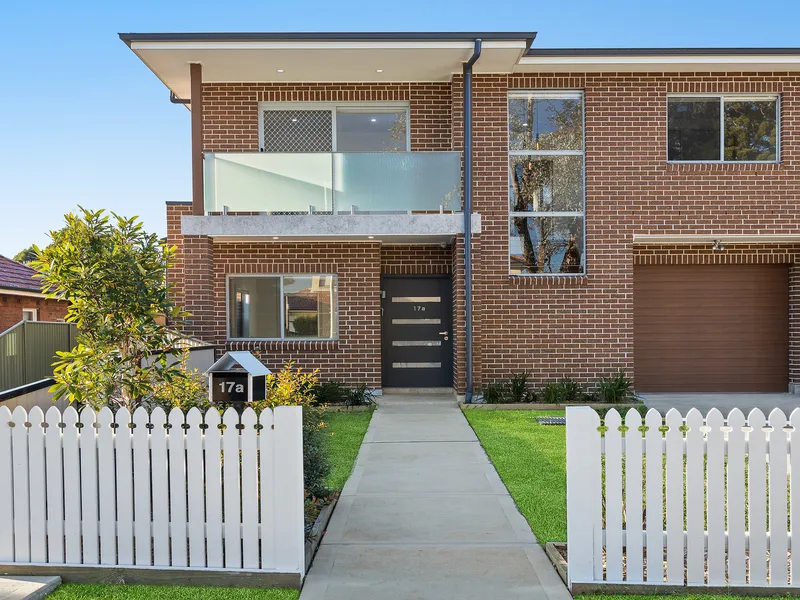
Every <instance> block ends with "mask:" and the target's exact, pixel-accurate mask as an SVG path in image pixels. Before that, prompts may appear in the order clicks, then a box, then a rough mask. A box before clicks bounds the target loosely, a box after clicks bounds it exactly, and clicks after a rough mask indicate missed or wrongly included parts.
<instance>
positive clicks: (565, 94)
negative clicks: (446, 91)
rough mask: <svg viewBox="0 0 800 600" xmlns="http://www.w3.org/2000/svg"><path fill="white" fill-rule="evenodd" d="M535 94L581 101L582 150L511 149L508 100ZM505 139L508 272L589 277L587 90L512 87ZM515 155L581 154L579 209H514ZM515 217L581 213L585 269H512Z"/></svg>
mask: <svg viewBox="0 0 800 600" xmlns="http://www.w3.org/2000/svg"><path fill="white" fill-rule="evenodd" d="M531 96H533V97H534V98H543V99H548V98H549V99H552V100H576V99H579V100H580V101H581V128H582V131H581V149H580V150H511V130H510V129H511V128H510V127H509V125H508V123H509V120H510V113H509V106H508V105H509V100H512V99H513V98H529V97H531ZM506 136H507V137H506V139H507V148H508V157H507V160H506V169H507V170H508V181H507V183H506V186H507V188H508V194H509V195H508V198H507V201H506V210H507V212H508V218H507V219H506V240H507V244H506V256H507V260H508V276H509V277H573V278H574V277H586V275H587V273H588V270H589V269H588V265H587V263H586V237H587V231H586V94H585V90H582V89H580V90H576V89H564V90H553V89H546V90H522V89H519V90H516V89H515V90H513V91H512V90H509V92H508V94H507V97H506ZM512 156H581V157H583V160H582V161H581V174H582V177H583V182H582V186H581V189H582V190H583V193H582V198H581V210H580V211H549V212H548V211H541V210H538V211H531V212H517V211H512V210H511V189H512V185H511V169H510V164H511V157H512ZM514 217H531V218H535V217H580V218H581V219H583V239H582V240H581V258H582V262H583V272H581V273H512V272H511V234H510V231H511V219H513V218H514Z"/></svg>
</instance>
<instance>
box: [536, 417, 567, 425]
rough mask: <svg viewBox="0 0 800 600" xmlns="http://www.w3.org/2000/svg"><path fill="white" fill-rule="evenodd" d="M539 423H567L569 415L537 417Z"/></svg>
mask: <svg viewBox="0 0 800 600" xmlns="http://www.w3.org/2000/svg"><path fill="white" fill-rule="evenodd" d="M536 420H537V421H538V422H539V425H566V424H567V417H536Z"/></svg>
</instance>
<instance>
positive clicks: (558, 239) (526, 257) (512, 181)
mask: <svg viewBox="0 0 800 600" xmlns="http://www.w3.org/2000/svg"><path fill="white" fill-rule="evenodd" d="M508 135H509V248H508V249H509V272H510V273H511V274H512V275H557V274H582V273H584V256H583V254H584V165H583V163H584V157H583V153H584V144H583V136H584V134H583V94H582V93H581V92H554V91H530V92H514V93H511V94H510V95H509V98H508Z"/></svg>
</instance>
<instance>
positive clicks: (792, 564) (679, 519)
mask: <svg viewBox="0 0 800 600" xmlns="http://www.w3.org/2000/svg"><path fill="white" fill-rule="evenodd" d="M794 523H800V409H796V410H794V412H792V414H791V416H790V417H789V418H787V417H786V415H785V414H784V413H783V412H782V411H781V410H778V409H776V410H774V411H772V412H771V413H770V414H769V417H768V418H767V417H765V416H764V414H763V413H762V412H761V411H759V410H753V411H752V412H751V413H750V414H749V415H748V416H747V418H745V415H744V414H743V413H742V412H741V411H740V410H738V409H733V410H731V412H730V414H729V415H728V418H727V419H725V418H724V417H723V415H722V413H721V412H720V411H719V410H717V409H711V410H710V411H709V412H708V414H707V415H706V416H705V417H704V416H703V415H702V414H701V413H700V412H699V411H698V410H697V409H692V410H691V411H690V412H689V413H688V414H687V416H686V417H685V418H684V417H682V416H681V415H680V413H679V412H677V411H676V410H671V411H669V412H668V413H667V414H666V417H662V416H661V414H660V413H659V412H658V411H656V410H650V411H649V412H648V413H647V415H646V417H645V419H644V422H642V418H641V415H640V414H639V412H638V411H636V410H630V411H629V412H628V413H627V414H626V415H625V417H624V423H623V418H622V416H621V415H620V414H619V413H618V412H617V411H616V410H610V411H609V412H608V413H607V414H606V416H605V419H604V420H603V422H602V423H601V420H600V417H599V416H598V414H597V412H596V411H595V410H593V409H592V408H586V407H572V408H568V409H567V553H568V559H567V562H568V576H569V582H570V587H571V589H572V590H573V592H576V593H582V592H584V591H586V590H589V589H601V588H602V587H603V586H606V587H607V586H608V585H609V584H612V585H619V586H631V585H640V586H644V585H646V586H653V585H656V586H659V587H678V586H681V587H683V586H686V587H705V588H726V587H727V588H748V589H752V588H765V589H769V590H773V591H774V590H777V588H790V587H793V588H798V587H800V560H795V561H792V560H791V549H792V531H791V530H792V529H793V525H794ZM790 525H792V527H790Z"/></svg>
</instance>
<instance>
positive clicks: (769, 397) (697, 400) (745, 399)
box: [642, 393, 800, 417]
mask: <svg viewBox="0 0 800 600" xmlns="http://www.w3.org/2000/svg"><path fill="white" fill-rule="evenodd" d="M642 400H644V403H645V404H646V405H647V406H649V407H652V408H655V409H656V410H658V411H659V412H660V413H661V414H666V412H667V411H668V410H669V409H670V408H675V409H677V410H678V411H679V412H680V413H681V414H682V415H683V416H686V413H687V412H689V411H690V410H691V409H692V408H697V409H698V410H699V411H700V412H701V413H703V414H705V413H707V412H708V411H709V410H711V409H712V408H718V409H719V410H720V411H721V412H722V414H723V416H726V417H727V416H728V413H729V412H730V411H731V409H734V408H738V409H739V410H741V411H742V412H743V413H744V414H745V415H746V414H747V413H749V412H750V411H751V410H753V409H754V408H760V409H761V411H762V412H763V413H764V414H765V415H769V413H770V412H771V411H772V409H774V408H780V409H781V410H782V411H783V412H784V413H786V414H787V415H789V414H790V413H791V412H792V411H793V410H794V409H795V408H798V407H800V395H798V394H705V393H697V394H666V393H664V394H642Z"/></svg>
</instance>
